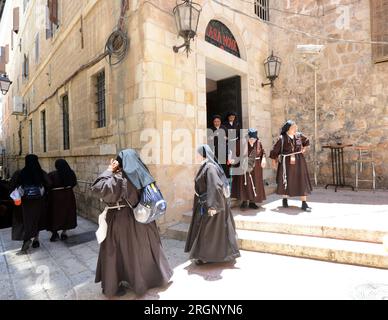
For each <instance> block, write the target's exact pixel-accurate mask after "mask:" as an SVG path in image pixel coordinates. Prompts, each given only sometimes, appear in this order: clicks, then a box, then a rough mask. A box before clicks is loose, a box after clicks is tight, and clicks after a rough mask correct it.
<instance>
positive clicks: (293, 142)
mask: <svg viewBox="0 0 388 320" xmlns="http://www.w3.org/2000/svg"><path fill="white" fill-rule="evenodd" d="M309 145H310V142H309V139H307V138H306V137H305V136H304V135H303V134H301V133H297V134H296V135H295V136H294V138H293V139H291V138H290V137H289V136H288V135H287V134H284V135H283V154H290V153H294V152H298V151H301V150H302V147H307V146H309ZM281 148H282V138H281V137H280V138H279V140H278V141H277V142H276V143H275V145H274V146H273V149H272V150H271V153H270V158H271V159H276V160H277V159H278V156H279V155H280V154H281ZM283 159H285V161H286V173H287V189H286V190H285V186H284V184H283V164H282V163H279V164H278V170H277V175H276V182H277V185H278V186H277V190H276V193H277V194H280V195H288V196H290V197H296V196H306V195H308V194H310V193H311V191H312V190H313V188H312V186H311V182H310V177H309V173H308V169H307V164H306V160H305V158H304V156H303V154H302V153H300V154H297V155H295V164H290V160H291V159H290V157H282V161H283Z"/></svg>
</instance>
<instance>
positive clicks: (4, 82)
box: [0, 73, 12, 95]
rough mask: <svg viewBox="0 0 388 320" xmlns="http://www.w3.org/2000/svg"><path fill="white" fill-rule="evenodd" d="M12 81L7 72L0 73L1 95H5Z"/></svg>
mask: <svg viewBox="0 0 388 320" xmlns="http://www.w3.org/2000/svg"><path fill="white" fill-rule="evenodd" d="M11 84H12V81H10V80H9V79H8V76H7V74H6V73H5V74H2V75H0V90H1V93H2V94H3V95H6V94H7V92H8V90H9V87H10V86H11Z"/></svg>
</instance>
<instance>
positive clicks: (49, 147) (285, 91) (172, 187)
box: [0, 0, 388, 224]
mask: <svg viewBox="0 0 388 320" xmlns="http://www.w3.org/2000/svg"><path fill="white" fill-rule="evenodd" d="M197 2H198V3H199V4H200V5H201V6H202V11H201V16H200V20H199V25H198V32H197V37H196V38H195V40H194V41H193V42H191V49H192V52H191V53H190V54H189V55H188V56H187V55H186V53H184V52H182V51H180V52H178V53H175V52H174V51H173V50H172V47H173V46H174V45H179V44H180V43H181V42H182V39H181V38H178V37H177V31H176V27H175V23H174V17H173V14H172V12H173V8H174V7H175V5H176V1H175V0H152V1H145V0H132V1H128V8H127V10H124V11H123V12H124V15H123V21H124V31H125V32H126V33H127V36H128V39H129V46H128V51H127V53H126V55H125V56H124V59H123V60H121V61H120V63H118V64H116V65H112V64H111V63H110V61H109V57H107V56H104V52H105V50H106V44H107V40H108V38H109V36H110V35H111V34H112V32H114V31H115V30H117V25H118V22H119V21H120V14H121V12H122V7H121V5H122V3H125V1H124V2H123V1H121V0H115V1H107V0H88V1H63V0H58V1H49V2H47V1H46V0H29V1H25V0H24V1H21V0H13V1H7V2H6V5H5V8H4V14H3V18H2V22H1V29H4V28H6V29H7V31H6V32H5V33H2V34H5V35H6V36H5V39H1V41H2V43H0V45H1V46H5V45H6V44H9V48H10V50H9V62H8V64H7V66H6V69H7V70H6V71H7V74H8V75H9V77H10V79H11V80H12V81H13V84H12V86H11V89H10V91H9V93H8V95H7V96H5V98H4V103H3V122H2V126H3V134H4V144H5V148H6V159H7V161H6V162H7V163H6V169H7V170H8V173H9V174H11V173H12V172H13V171H15V170H16V169H17V168H20V167H21V166H23V161H24V156H25V155H26V154H27V153H29V152H33V153H35V154H37V155H38V156H39V158H40V161H41V164H42V167H43V168H44V169H45V170H47V171H50V170H53V169H54V162H55V160H56V159H57V158H65V159H67V160H68V162H69V163H70V165H71V166H72V167H73V168H74V170H75V171H76V173H77V176H78V179H79V181H80V183H79V186H78V188H77V198H78V205H79V212H80V213H81V214H82V215H84V216H86V217H89V218H91V219H96V217H97V215H98V213H99V212H100V211H101V208H102V204H101V203H100V202H99V201H98V199H96V198H94V197H93V196H92V195H91V194H90V191H89V184H88V183H89V182H91V181H93V180H94V179H95V177H96V176H97V175H98V173H100V172H101V171H103V170H104V169H105V168H106V167H107V164H108V162H109V160H110V159H111V158H113V157H115V156H116V154H117V153H118V152H119V151H120V150H121V149H124V148H127V147H131V148H135V149H137V150H138V151H139V152H142V151H144V147H145V146H148V147H149V148H148V149H147V150H148V151H151V149H152V153H150V152H144V153H143V154H142V156H143V157H144V158H147V159H149V161H147V162H149V167H150V169H151V171H152V173H153V174H154V176H155V177H156V179H157V181H158V183H159V186H160V188H161V190H162V192H163V194H164V196H165V198H166V199H167V201H168V203H169V214H168V215H167V216H166V218H165V219H164V221H161V222H162V224H163V223H170V222H173V221H175V220H178V219H179V218H180V214H181V213H182V212H185V211H189V210H190V209H191V205H192V198H193V179H194V175H195V172H196V170H197V168H198V165H197V164H195V163H194V159H195V156H194V155H195V152H194V149H195V146H196V145H198V143H200V142H204V141H205V137H206V132H205V129H206V128H207V126H208V118H209V116H211V114H212V113H214V112H215V111H217V112H218V111H220V112H226V111H228V110H226V109H227V108H229V106H225V105H227V103H228V100H227V99H229V98H230V97H231V98H230V100H235V101H236V103H235V104H234V105H232V107H236V108H237V110H238V111H239V113H240V115H241V117H242V123H243V126H244V127H245V128H248V127H256V128H257V129H258V131H259V135H260V137H261V139H262V141H263V145H264V148H265V149H266V151H267V153H269V150H270V148H271V145H272V143H273V142H274V140H275V139H276V137H277V135H278V130H279V127H280V126H281V124H282V123H283V122H284V121H285V120H286V119H288V118H293V119H295V120H296V121H297V123H298V124H299V127H300V129H301V130H302V131H303V132H305V133H306V135H308V136H310V137H311V138H312V140H313V141H314V138H315V137H314V86H313V85H312V84H313V82H314V78H313V72H312V71H311V70H310V69H309V68H308V67H306V65H304V64H303V63H301V57H300V55H299V54H298V53H297V51H296V48H295V47H296V44H306V43H314V44H323V45H325V48H324V50H323V51H322V53H321V54H320V55H319V56H317V57H314V59H316V61H317V62H318V63H319V70H318V86H317V97H318V119H319V121H318V138H319V139H318V140H317V141H318V148H317V155H318V158H317V160H318V163H319V171H318V177H319V179H318V182H319V183H320V184H325V183H327V182H328V181H329V180H330V179H331V171H330V170H331V169H330V166H329V164H330V163H329V161H330V160H329V154H328V152H327V151H326V150H324V149H322V145H324V144H327V143H332V142H334V140H335V139H334V137H335V136H339V137H340V138H341V139H342V141H343V142H345V143H351V144H371V145H373V146H376V148H377V150H376V154H375V156H376V162H377V176H378V187H379V188H387V186H388V167H387V157H388V151H387V150H388V148H387V147H388V140H387V138H386V137H387V134H388V132H387V131H388V122H387V120H388V118H387V117H388V115H387V114H388V112H387V103H388V100H387V99H388V93H387V85H388V81H387V80H388V79H387V77H388V76H387V75H388V72H387V71H388V70H387V68H388V62H382V63H379V64H375V63H373V61H372V58H371V57H372V55H371V46H370V45H368V44H365V43H362V42H363V41H370V40H371V29H370V23H371V21H370V4H369V0H360V1H357V2H355V3H352V4H347V3H346V1H345V0H320V1H317V0H315V1H313V0H303V1H302V0H287V1H280V0H273V1H270V2H269V3H270V6H271V9H270V11H269V12H270V19H269V23H265V22H263V21H262V20H260V19H259V18H258V17H257V9H256V12H255V8H257V7H255V6H254V3H255V2H256V0H248V1H247V0H211V1H210V0H198V1H197ZM264 2H266V1H264ZM264 2H263V1H262V3H264ZM48 3H49V4H50V8H49V7H48ZM14 8H19V9H18V12H17V13H16V14H17V17H18V18H19V21H18V23H17V24H18V25H17V27H18V31H17V33H16V32H14V31H12V32H11V30H12V29H14V28H15V26H14V20H15V18H14V19H5V18H4V15H7V16H8V17H9V16H10V15H13V14H15V11H14ZM54 9H55V14H54V16H53V14H52V12H53V10H54ZM344 10H345V13H344ZM295 12H297V13H298V14H295ZM52 20H54V22H53V21H52ZM5 21H7V23H5ZM210 26H221V27H222V28H223V29H225V30H227V32H228V34H229V35H230V37H229V38H228V43H229V44H230V47H232V49H233V50H235V48H236V47H238V54H233V52H232V53H231V51H230V50H229V52H228V51H227V50H226V49H225V47H222V45H214V43H211V41H208V39H207V37H212V36H213V38H214V39H213V40H216V38H217V37H219V36H218V35H217V32H218V31H219V30H220V29H219V30H218V31H217V30H216V31H214V30H213V29H209V28H210ZM221 27H220V28H221ZM214 28H216V29H217V27H214ZM301 30H303V31H305V34H301V33H300V32H299V31H301ZM306 33H307V34H306ZM11 35H12V36H11ZM317 36H319V39H318V38H317ZM335 38H343V39H353V40H359V41H360V43H356V42H354V43H353V42H351V43H350V42H349V43H345V42H341V41H335V40H333V39H335ZM328 39H332V41H329V40H328ZM221 41H222V39H221ZM233 50H232V51H233ZM272 50H273V51H274V54H275V55H277V56H279V57H281V58H282V60H283V62H282V66H281V73H280V76H279V78H278V79H277V80H275V83H274V88H273V89H271V88H270V87H269V86H265V87H262V85H261V84H262V83H263V82H267V80H266V79H265V74H264V70H263V61H264V60H265V59H266V58H267V57H268V56H269V54H270V53H271V51H272ZM235 51H236V50H235ZM26 59H27V64H26V62H25V61H26ZM113 60H114V57H113ZM26 69H28V70H27V71H28V76H27V75H26ZM101 86H102V90H104V91H100V93H98V92H97V90H98V89H97V87H101ZM101 92H103V93H101ZM101 94H103V97H104V98H105V113H104V114H105V117H103V118H101V112H100V113H99V109H98V107H97V106H98V105H99V102H101V101H100V100H101V97H102V96H101ZM230 95H232V96H230ZM214 97H216V100H217V99H218V102H217V101H216V103H215V104H214ZM228 97H229V98H228ZM219 101H221V102H219ZM213 104H214V105H213ZM20 105H23V106H24V111H23V112H22V114H20V113H19V114H13V113H14V111H15V110H17V109H18V108H19V107H20ZM65 109H66V110H67V109H68V111H69V112H68V114H67V112H65V111H64V110H65ZM19 111H20V110H19ZM100 111H101V110H100ZM101 121H102V122H101ZM67 137H68V138H67ZM158 141H159V142H160V144H156V145H155V142H158ZM313 144H314V143H313ZM182 145H191V146H192V149H191V150H190V152H188V153H183V154H182V152H181V150H182V149H180V147H182ZM311 155H312V153H310V156H309V161H310V164H311V171H312V172H313V170H314V168H313V167H314V166H313V163H312V160H313V159H312V157H311ZM354 156H355V155H354V153H351V152H347V153H346V154H345V162H346V163H347V167H346V174H347V176H348V177H349V178H352V177H353V176H354V175H353V174H352V170H353V169H352V168H353V167H352V160H353V159H354ZM264 178H265V179H266V181H268V182H269V183H271V182H273V181H274V172H273V171H272V170H271V169H270V168H269V167H268V168H266V169H265V176H264Z"/></svg>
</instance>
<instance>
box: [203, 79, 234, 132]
mask: <svg viewBox="0 0 388 320" xmlns="http://www.w3.org/2000/svg"><path fill="white" fill-rule="evenodd" d="M206 104H207V106H206V107H207V125H208V128H209V127H211V125H212V117H213V115H215V114H219V115H220V116H222V119H223V121H225V120H226V119H225V117H226V114H227V113H228V112H229V111H234V112H236V113H237V115H238V119H239V122H240V124H241V123H242V121H241V119H242V108H241V77H240V76H235V77H232V78H228V79H223V80H220V81H217V89H216V90H213V91H210V92H208V93H207V103H206Z"/></svg>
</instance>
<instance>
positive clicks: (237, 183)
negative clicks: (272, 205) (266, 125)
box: [232, 140, 266, 203]
mask: <svg viewBox="0 0 388 320" xmlns="http://www.w3.org/2000/svg"><path fill="white" fill-rule="evenodd" d="M239 146H240V144H237V148H238V149H239V148H240V147H239ZM246 147H247V151H246V152H244V157H247V156H248V155H250V154H251V152H254V153H255V158H259V159H257V160H255V167H254V169H253V170H252V172H251V173H250V174H251V177H252V181H253V184H254V186H255V188H256V196H255V193H254V191H253V186H252V181H251V178H250V177H249V173H245V177H244V174H241V175H233V180H232V198H236V199H239V200H242V201H247V200H249V201H252V202H257V203H260V202H263V201H264V200H265V199H266V197H265V190H264V183H263V168H262V167H261V161H262V160H263V157H264V156H265V152H264V149H263V145H262V144H261V142H260V141H259V140H257V141H256V142H255V143H254V144H253V146H251V145H250V143H249V142H248V143H247V145H246ZM237 156H238V157H239V156H240V152H239V150H237ZM240 161H242V157H241V158H240ZM232 170H233V169H232ZM232 172H233V171H232ZM245 183H246V185H245Z"/></svg>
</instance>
